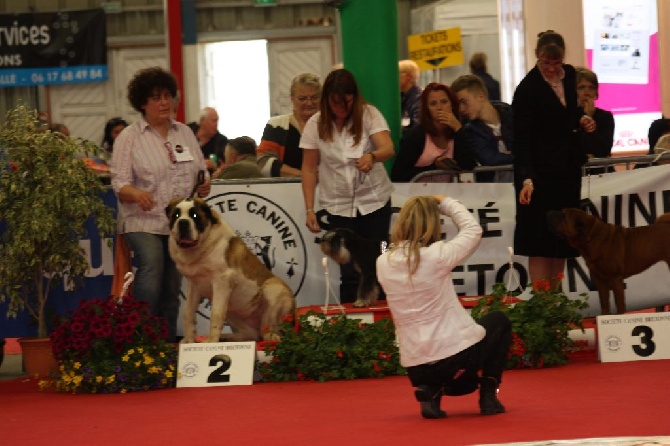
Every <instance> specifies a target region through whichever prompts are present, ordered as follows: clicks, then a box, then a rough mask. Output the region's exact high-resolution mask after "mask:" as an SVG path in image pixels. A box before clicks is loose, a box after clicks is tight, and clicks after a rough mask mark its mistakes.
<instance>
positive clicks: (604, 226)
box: [547, 208, 670, 314]
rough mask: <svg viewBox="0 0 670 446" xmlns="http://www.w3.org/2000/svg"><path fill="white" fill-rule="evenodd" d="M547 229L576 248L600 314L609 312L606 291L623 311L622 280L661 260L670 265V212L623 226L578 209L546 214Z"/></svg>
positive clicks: (608, 300) (619, 310)
mask: <svg viewBox="0 0 670 446" xmlns="http://www.w3.org/2000/svg"><path fill="white" fill-rule="evenodd" d="M547 222H548V224H549V228H550V229H551V230H552V231H553V232H554V233H556V234H558V235H560V236H563V237H565V239H566V240H567V241H568V243H569V244H570V246H572V247H573V248H575V249H577V250H579V253H580V254H581V255H582V257H584V261H585V262H586V266H588V268H589V271H591V275H592V277H593V281H594V282H595V285H596V288H597V289H598V297H599V298H600V308H601V312H602V314H610V298H609V295H610V290H612V291H613V292H614V303H615V305H616V310H617V313H618V314H622V313H625V312H626V300H625V295H624V282H623V281H624V279H626V278H628V277H630V276H634V275H635V274H639V273H641V272H642V271H644V270H646V269H647V268H649V267H651V266H652V265H654V264H656V263H658V262H660V261H664V262H666V263H667V264H668V265H669V266H670V213H666V214H663V215H661V216H659V217H658V219H657V220H656V223H654V224H651V225H648V226H640V227H637V228H624V227H623V226H617V225H613V224H610V223H605V222H604V221H602V220H601V219H599V218H598V217H594V216H593V215H590V214H587V213H586V212H584V211H582V210H580V209H572V208H568V209H563V210H562V211H560V212H559V211H549V212H548V213H547Z"/></svg>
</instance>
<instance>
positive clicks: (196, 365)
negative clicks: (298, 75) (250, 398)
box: [177, 342, 256, 387]
mask: <svg viewBox="0 0 670 446" xmlns="http://www.w3.org/2000/svg"><path fill="white" fill-rule="evenodd" d="M255 360H256V343H255V342H216V343H211V344H208V343H197V344H180V345H179V360H178V362H177V387H208V386H239V385H250V384H252V383H253V375H254V362H255Z"/></svg>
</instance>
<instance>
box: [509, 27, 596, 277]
mask: <svg viewBox="0 0 670 446" xmlns="http://www.w3.org/2000/svg"><path fill="white" fill-rule="evenodd" d="M535 55H536V56H537V59H538V60H537V65H536V66H535V67H534V68H533V69H532V70H530V71H529V72H528V74H527V75H526V77H525V78H524V79H523V80H522V81H521V82H520V83H519V86H518V87H517V89H516V91H515V92H514V98H513V100H512V110H513V112H514V146H513V153H514V186H515V190H516V193H517V194H518V197H519V200H518V202H517V205H516V228H515V231H514V252H515V254H518V255H523V256H528V257H529V259H528V273H529V275H530V280H531V282H535V281H536V280H539V279H550V280H552V284H553V285H554V286H556V287H558V286H559V285H560V281H558V280H557V278H558V276H559V273H562V272H563V269H564V268H565V259H566V258H569V257H575V256H576V255H578V253H577V251H576V250H575V249H573V248H571V247H570V246H568V244H567V243H566V241H565V240H563V239H561V238H559V237H557V236H556V235H554V234H552V233H551V232H550V231H549V229H548V227H547V221H546V220H547V218H546V215H547V211H549V210H560V209H562V208H566V207H579V201H580V193H581V182H582V166H583V165H584V164H585V163H586V160H587V157H586V150H585V149H584V148H583V147H582V145H581V143H580V138H579V135H578V133H579V132H584V131H585V132H593V131H595V129H596V125H595V121H594V120H593V119H592V118H590V117H588V116H586V115H585V114H584V110H583V109H582V108H581V107H579V106H578V104H577V92H576V78H575V69H574V67H573V66H572V65H568V64H564V63H563V58H564V56H565V42H564V40H563V37H562V36H561V35H560V34H558V33H555V32H553V31H546V32H543V33H540V35H539V36H538V41H537V46H536V48H535Z"/></svg>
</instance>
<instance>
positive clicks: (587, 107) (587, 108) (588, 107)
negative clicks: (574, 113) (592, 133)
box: [579, 98, 596, 118]
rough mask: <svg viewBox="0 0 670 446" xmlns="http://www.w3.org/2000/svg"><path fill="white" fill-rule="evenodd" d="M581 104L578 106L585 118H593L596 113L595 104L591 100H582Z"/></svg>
mask: <svg viewBox="0 0 670 446" xmlns="http://www.w3.org/2000/svg"><path fill="white" fill-rule="evenodd" d="M581 102H582V103H581V104H579V105H581V107H582V108H583V109H584V113H586V115H587V116H589V117H591V118H593V114H594V113H595V112H596V104H595V101H594V99H593V98H584V99H583V100H582V101H581Z"/></svg>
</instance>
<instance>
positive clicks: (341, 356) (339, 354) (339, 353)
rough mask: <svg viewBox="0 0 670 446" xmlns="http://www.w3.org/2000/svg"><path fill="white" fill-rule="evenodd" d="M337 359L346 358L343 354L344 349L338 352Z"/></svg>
mask: <svg viewBox="0 0 670 446" xmlns="http://www.w3.org/2000/svg"><path fill="white" fill-rule="evenodd" d="M337 357H338V358H340V359H342V358H343V357H344V353H343V352H342V349H339V350H338V351H337Z"/></svg>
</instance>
